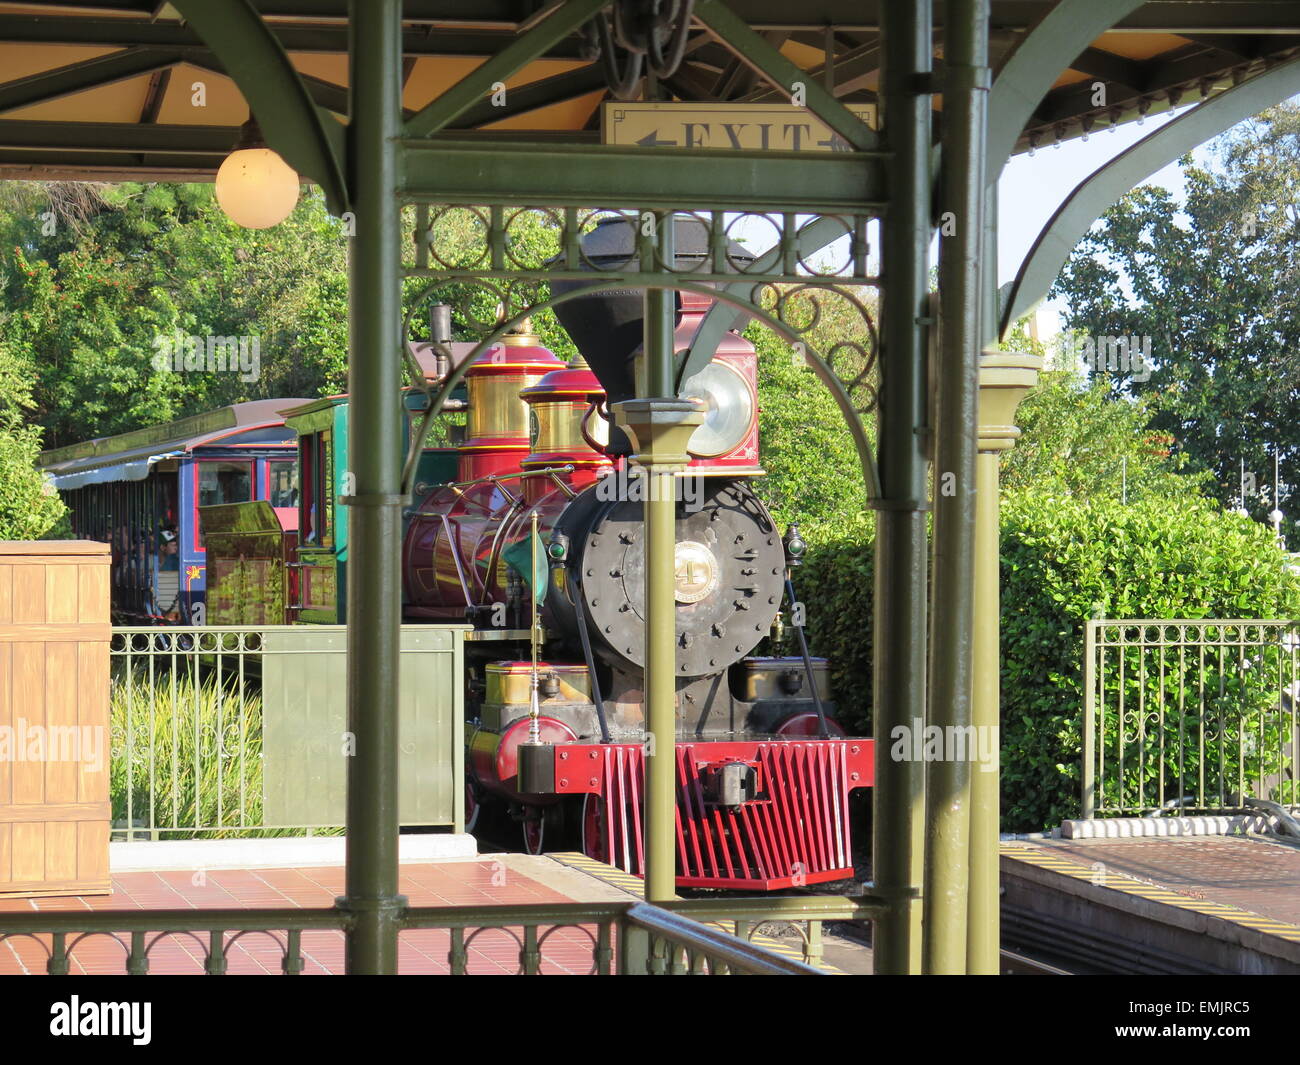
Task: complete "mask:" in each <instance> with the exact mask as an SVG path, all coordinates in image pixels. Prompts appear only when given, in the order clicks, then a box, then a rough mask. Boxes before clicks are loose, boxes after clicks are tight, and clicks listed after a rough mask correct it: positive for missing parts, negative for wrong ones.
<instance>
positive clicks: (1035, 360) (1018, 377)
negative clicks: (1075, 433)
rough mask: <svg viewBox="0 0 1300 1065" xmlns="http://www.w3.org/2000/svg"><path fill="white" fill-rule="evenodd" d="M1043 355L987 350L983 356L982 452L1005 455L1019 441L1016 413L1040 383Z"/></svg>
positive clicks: (981, 358)
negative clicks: (1000, 452) (1003, 452)
mask: <svg viewBox="0 0 1300 1065" xmlns="http://www.w3.org/2000/svg"><path fill="white" fill-rule="evenodd" d="M1042 368H1043V357H1042V356H1041V355H1030V354H1029V353H1027V352H1021V351H998V350H997V349H995V348H985V349H984V351H983V352H982V353H981V355H980V398H979V449H980V451H983V452H990V451H992V452H996V451H1006V450H1007V449H1009V448H1011V447H1014V446H1015V443H1016V440H1018V439H1019V438H1020V429H1019V427H1017V426H1016V424H1015V417H1016V409H1017V408H1018V407H1019V406H1020V402H1021V400H1023V399H1024V398H1025V396H1027V395H1028V394H1029V390H1030V389H1031V388H1033V387H1034V385H1036V384H1037V383H1038V372H1039V370H1041V369H1042Z"/></svg>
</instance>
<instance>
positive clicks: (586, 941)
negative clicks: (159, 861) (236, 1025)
mask: <svg viewBox="0 0 1300 1065" xmlns="http://www.w3.org/2000/svg"><path fill="white" fill-rule="evenodd" d="M400 890H401V892H402V893H403V894H404V895H406V897H407V899H408V900H409V901H410V904H411V905H412V906H475V905H480V906H504V905H514V904H545V903H554V902H571V901H582V902H597V901H606V900H610V901H612V900H614V899H619V898H622V899H625V898H626V897H627V896H626V895H625V894H624V893H622V892H620V891H618V890H616V889H614V888H611V887H609V886H608V885H605V884H602V883H600V882H599V881H596V880H595V879H594V878H591V877H587V876H585V875H584V874H582V873H579V872H577V871H575V870H572V869H567V868H564V867H563V866H560V865H559V864H558V863H555V862H552V861H551V860H550V859H548V858H545V857H542V858H530V857H528V856H526V855H514V854H511V855H505V854H503V855H494V856H490V857H481V858H476V859H473V860H452V861H445V862H438V863H436V864H425V865H403V866H401V887H400ZM341 894H343V869H342V868H341V867H330V868H319V869H231V870H215V871H214V870H206V871H203V872H192V871H185V872H170V873H123V874H120V875H118V876H114V877H113V894H112V895H98V896H73V897H65V898H36V899H0V935H3V924H4V914H5V913H7V912H31V911H32V910H59V911H67V910H119V909H120V910H147V909H195V910H200V909H204V908H208V909H211V908H232V907H238V908H244V909H257V908H266V907H302V908H317V907H326V908H328V907H330V906H332V905H333V903H334V899H335V898H336V897H337V896H339V895H341ZM543 931H544V930H543ZM513 932H514V935H512V934H511V932H510V931H508V930H505V929H489V930H486V931H483V932H481V933H479V934H478V935H477V936H476V937H475V938H473V940H472V941H471V942H470V943H469V971H470V972H471V973H483V974H490V973H498V974H501V973H511V972H514V971H516V969H517V968H518V964H519V960H518V959H519V945H518V943H517V942H516V940H515V938H514V936H515V935H519V934H520V933H519V930H518V929H514V930H513ZM592 932H593V934H594V929H592ZM471 935H472V933H471V932H469V931H467V932H466V938H467V939H469V938H470V936H471ZM42 938H44V939H45V940H46V941H48V937H42ZM153 938H154V937H153V935H152V934H151V935H150V936H149V939H150V941H152V940H153ZM207 938H208V937H207V934H206V933H203V934H201V935H199V936H191V935H186V934H180V933H177V934H171V935H167V936H165V937H163V938H162V939H160V940H159V941H158V942H157V944H156V945H155V946H153V947H152V949H150V951H149V971H150V972H151V973H159V974H180V973H202V972H203V958H204V954H205V949H206V946H207ZM229 938H230V937H229V936H227V939H229ZM277 938H278V939H281V940H282V939H283V933H277ZM121 940H122V944H129V942H130V937H129V935H123V936H121ZM72 941H73V937H72V936H69V937H68V944H69V947H70V948H71V949H70V954H71V964H70V968H69V971H70V972H71V973H77V974H87V973H88V974H96V973H101V974H102V973H121V972H123V966H124V960H125V956H126V949H125V947H124V946H123V945H122V944H120V943H118V942H114V940H112V939H110V938H109V937H108V936H105V935H96V936H91V937H89V938H88V939H85V940H83V941H82V942H80V943H78V944H76V946H75V947H73V946H72ZM449 943H450V934H449V933H448V932H447V931H445V930H440V929H419V930H413V931H407V932H403V933H402V934H401V939H400V958H399V965H400V970H401V972H403V973H413V974H420V973H425V974H433V973H446V972H447V971H448V964H447V951H448V947H449ZM592 950H593V946H592V939H591V938H589V937H588V935H587V933H586V931H584V930H580V929H577V928H561V929H559V930H557V931H556V932H554V933H553V934H551V935H550V936H549V937H548V938H547V940H546V942H545V945H544V947H543V952H542V958H543V961H542V971H543V973H555V974H563V973H586V972H589V971H591V969H592ZM302 954H303V957H304V960H305V962H306V967H305V968H304V970H303V972H304V974H308V973H310V974H332V973H341V972H342V971H343V936H342V933H340V932H332V931H308V932H304V933H303V935H302ZM282 955H283V948H282V946H281V945H280V944H279V943H277V942H275V941H273V940H272V939H271V937H270V936H269V935H267V934H266V933H250V934H248V935H246V936H244V937H242V938H240V939H239V940H238V941H237V942H235V943H234V944H233V945H231V946H230V948H229V950H228V952H227V957H228V959H229V968H228V970H227V971H228V972H230V973H232V974H233V973H279V972H280V961H281V957H282ZM47 957H48V949H47V946H46V945H45V944H44V943H40V942H37V941H35V940H33V939H30V938H25V937H11V938H8V939H3V940H0V975H4V974H15V973H44V972H45V962H46V958H47Z"/></svg>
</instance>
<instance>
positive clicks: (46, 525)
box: [0, 343, 64, 540]
mask: <svg viewBox="0 0 1300 1065" xmlns="http://www.w3.org/2000/svg"><path fill="white" fill-rule="evenodd" d="M30 409H31V391H30V388H29V387H28V385H27V384H26V381H25V378H24V376H23V374H22V373H21V372H20V366H19V360H18V359H17V358H15V356H14V355H13V353H12V352H11V351H10V350H9V348H8V347H7V346H6V345H5V344H4V343H0V540H36V539H39V538H40V537H42V536H44V535H45V534H46V533H47V532H49V531H50V529H51V528H53V527H54V525H55V523H56V522H57V521H58V520H59V519H60V518H61V517H62V516H63V514H64V506H63V503H62V502H61V501H60V500H59V497H58V494H57V493H56V492H53V491H50V490H49V489H48V488H47V487H46V484H45V479H44V478H43V477H42V476H41V474H40V473H39V472H38V471H37V469H36V465H35V464H36V456H37V454H38V453H39V451H40V449H41V430H40V428H39V427H38V426H35V425H29V424H26V421H25V418H26V416H27V415H28V413H29V412H30Z"/></svg>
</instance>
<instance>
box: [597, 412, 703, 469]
mask: <svg viewBox="0 0 1300 1065" xmlns="http://www.w3.org/2000/svg"><path fill="white" fill-rule="evenodd" d="M613 412H614V422H615V424H616V425H618V426H619V428H621V429H622V430H623V431H624V432H625V433H627V435H628V438H629V439H630V440H631V442H632V447H633V448H634V449H635V451H634V454H633V455H632V461H633V462H635V463H637V464H638V465H641V466H653V467H655V468H656V469H658V470H661V471H662V470H666V469H685V468H686V465H687V463H689V462H690V461H691V456H690V452H689V451H688V450H687V445H688V444H689V443H690V439H691V436H692V435H693V434H694V432H695V429H696V427H697V426H698V425H699V424H700V423H701V422H703V421H704V410H703V408H702V407H701V406H700V404H699V403H698V402H697V401H695V400H690V399H666V398H664V399H629V400H626V401H624V402H622V403H615V404H614V406H613Z"/></svg>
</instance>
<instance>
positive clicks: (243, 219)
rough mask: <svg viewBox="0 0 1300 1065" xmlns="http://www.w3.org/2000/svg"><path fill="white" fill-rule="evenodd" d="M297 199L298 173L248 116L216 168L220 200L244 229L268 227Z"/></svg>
mask: <svg viewBox="0 0 1300 1065" xmlns="http://www.w3.org/2000/svg"><path fill="white" fill-rule="evenodd" d="M297 202H298V174H297V172H296V171H294V169H293V168H292V167H291V166H289V164H288V163H286V162H285V161H284V160H283V159H281V158H280V156H279V154H278V153H276V152H275V151H273V150H272V149H271V148H269V147H267V144H266V140H265V139H264V138H263V136H262V130H261V128H260V127H259V126H258V124H257V120H256V119H255V118H253V117H252V116H249V119H248V121H247V122H245V123H244V124H243V126H242V127H240V131H239V141H238V142H237V143H236V144H235V148H234V150H233V151H232V152H231V153H230V154H229V155H228V156H226V159H225V162H223V163H222V164H221V169H220V170H218V171H217V203H218V204H220V205H221V209H222V210H223V211H224V212H225V213H226V216H227V217H228V218H229V219H230V220H231V221H232V222H234V223H236V224H237V225H241V226H243V227H244V228H245V229H269V228H270V227H271V226H275V225H279V224H280V223H281V222H283V221H284V220H285V219H286V218H288V217H289V215H290V213H292V211H293V208H294V205H295V204H297Z"/></svg>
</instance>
